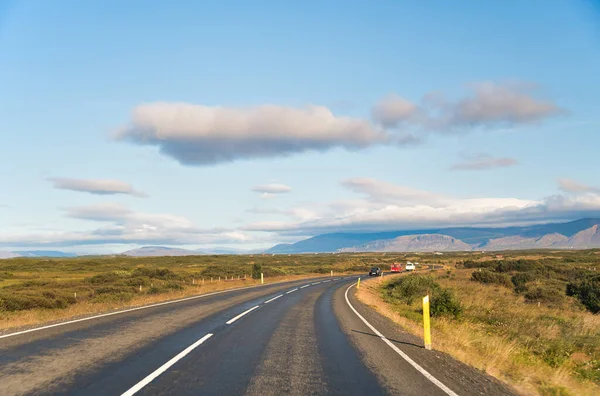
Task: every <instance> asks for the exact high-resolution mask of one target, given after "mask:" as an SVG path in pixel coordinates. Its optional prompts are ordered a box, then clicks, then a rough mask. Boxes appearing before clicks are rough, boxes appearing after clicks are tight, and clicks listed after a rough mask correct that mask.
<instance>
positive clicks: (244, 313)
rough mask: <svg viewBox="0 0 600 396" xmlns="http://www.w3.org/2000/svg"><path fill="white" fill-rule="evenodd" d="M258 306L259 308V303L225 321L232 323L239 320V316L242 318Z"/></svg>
mask: <svg viewBox="0 0 600 396" xmlns="http://www.w3.org/2000/svg"><path fill="white" fill-rule="evenodd" d="M256 308H258V305H255V306H254V307H252V308H250V309H249V310H247V311H244V312H242V313H241V314H239V315H238V316H236V317H235V318H232V319H229V320H228V321H227V322H225V323H226V324H232V323H233V322H235V321H236V320H238V319H239V318H241V317H242V316H244V315H247V314H249V313H250V312H252V311H254V310H255V309H256Z"/></svg>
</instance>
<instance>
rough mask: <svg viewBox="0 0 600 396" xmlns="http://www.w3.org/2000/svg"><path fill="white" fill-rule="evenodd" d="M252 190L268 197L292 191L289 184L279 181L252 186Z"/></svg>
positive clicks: (262, 196) (264, 197)
mask: <svg viewBox="0 0 600 396" xmlns="http://www.w3.org/2000/svg"><path fill="white" fill-rule="evenodd" d="M251 190H252V191H254V192H258V193H261V198H263V199H268V198H274V197H275V196H277V194H285V193H289V192H290V191H292V188H291V187H290V186H286V185H285V184H279V183H271V184H263V185H259V186H254V187H252V188H251Z"/></svg>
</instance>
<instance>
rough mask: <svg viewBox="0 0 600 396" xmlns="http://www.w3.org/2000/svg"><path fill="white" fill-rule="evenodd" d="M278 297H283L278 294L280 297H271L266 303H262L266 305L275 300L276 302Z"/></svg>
mask: <svg viewBox="0 0 600 396" xmlns="http://www.w3.org/2000/svg"><path fill="white" fill-rule="evenodd" d="M279 297H283V294H280V295H278V296H277V297H273V298H272V299H270V300H267V301H265V302H264V303H265V304H268V303H270V302H271V301H275V300H277V299H278V298H279Z"/></svg>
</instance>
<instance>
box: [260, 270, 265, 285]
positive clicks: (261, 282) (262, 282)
mask: <svg viewBox="0 0 600 396" xmlns="http://www.w3.org/2000/svg"><path fill="white" fill-rule="evenodd" d="M264 283H265V278H264V276H263V273H262V272H261V273H260V284H261V285H263V284H264Z"/></svg>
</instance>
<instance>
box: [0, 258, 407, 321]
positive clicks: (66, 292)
mask: <svg viewBox="0 0 600 396" xmlns="http://www.w3.org/2000/svg"><path fill="white" fill-rule="evenodd" d="M403 257H404V255H372V254H371V255H370V254H355V255H354V254H344V255H334V254H318V255H314V254H311V255H294V256H288V255H277V256H272V255H249V256H226V255H219V256H216V255H215V256H185V257H139V258H134V257H125V256H115V257H80V258H67V259H63V258H61V259H47V258H14V259H5V260H0V331H2V330H6V329H9V328H15V327H20V326H27V325H33V324H39V323H44V322H50V321H55V320H59V319H65V318H70V317H75V316H81V315H89V314H92V313H98V312H106V311H111V310H114V309H119V308H124V307H130V306H138V305H143V304H148V303H153V302H158V301H164V300H170V299H175V298H179V297H185V296H190V295H197V294H203V293H208V292H212V291H217V290H223V289H228V288H235V287H243V286H251V285H256V284H258V283H260V281H259V279H260V273H261V272H262V273H263V274H264V278H265V283H270V282H276V281H282V280H292V279H295V278H301V277H309V276H327V275H329V274H330V273H331V271H334V273H335V274H338V275H339V274H342V273H353V272H362V273H364V272H366V271H368V268H369V266H370V265H372V264H373V265H380V266H382V267H384V268H389V264H388V263H390V262H393V261H394V260H396V259H401V258H403Z"/></svg>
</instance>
